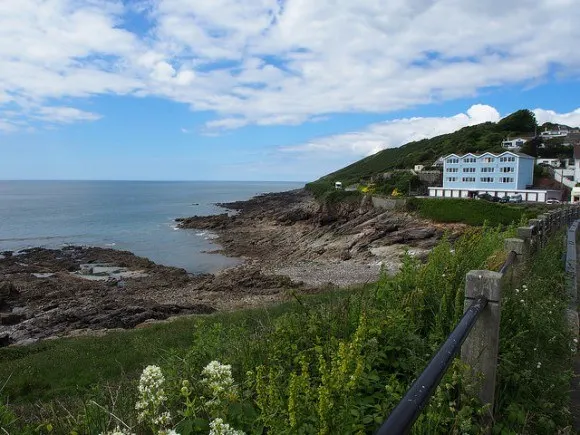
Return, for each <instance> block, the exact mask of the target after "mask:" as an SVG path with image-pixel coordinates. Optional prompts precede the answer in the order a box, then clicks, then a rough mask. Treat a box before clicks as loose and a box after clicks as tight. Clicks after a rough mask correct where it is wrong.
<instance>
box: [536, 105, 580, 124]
mask: <svg viewBox="0 0 580 435" xmlns="http://www.w3.org/2000/svg"><path fill="white" fill-rule="evenodd" d="M534 113H535V115H536V119H537V121H538V124H540V125H541V124H543V123H544V122H553V123H555V124H565V125H569V126H570V127H580V108H578V109H576V110H573V111H572V112H569V113H556V112H555V111H553V110H544V109H535V110H534Z"/></svg>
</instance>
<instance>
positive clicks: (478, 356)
mask: <svg viewBox="0 0 580 435" xmlns="http://www.w3.org/2000/svg"><path fill="white" fill-rule="evenodd" d="M502 277H503V275H502V274H501V273H498V272H492V271H490V270H472V271H470V272H468V273H467V276H466V278H465V303H464V311H467V309H468V308H469V307H470V306H471V304H472V303H473V301H474V300H475V299H477V298H479V297H480V296H484V297H485V298H487V300H488V303H487V306H486V307H485V309H484V310H483V312H482V313H481V315H480V317H479V319H478V321H477V323H476V324H475V326H474V327H473V329H472V330H471V333H470V334H469V336H468V337H467V339H466V340H465V342H464V343H463V346H462V347H461V359H462V361H463V362H465V363H466V364H468V365H469V366H470V367H471V369H472V376H473V378H472V380H474V381H475V385H477V387H476V391H473V393H474V394H475V395H477V397H479V399H480V400H481V402H482V403H483V404H489V405H490V408H489V414H490V416H493V404H494V399H495V378H496V369H497V355H498V351H499V324H500V308H501V307H500V305H501V278H502Z"/></svg>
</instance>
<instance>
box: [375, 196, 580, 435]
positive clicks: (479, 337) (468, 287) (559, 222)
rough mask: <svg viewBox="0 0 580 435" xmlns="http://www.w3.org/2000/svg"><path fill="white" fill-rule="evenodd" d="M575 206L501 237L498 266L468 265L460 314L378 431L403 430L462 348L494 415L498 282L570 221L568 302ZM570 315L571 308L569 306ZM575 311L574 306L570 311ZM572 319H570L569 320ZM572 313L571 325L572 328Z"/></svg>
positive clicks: (392, 434)
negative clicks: (511, 235) (503, 253)
mask: <svg viewBox="0 0 580 435" xmlns="http://www.w3.org/2000/svg"><path fill="white" fill-rule="evenodd" d="M579 217H580V207H578V206H564V207H562V208H560V209H558V210H555V211H551V212H549V213H546V214H542V215H540V216H538V217H537V218H536V219H530V221H529V222H528V225H527V226H524V227H520V228H518V229H517V238H509V239H505V250H506V251H507V252H508V256H507V259H506V261H505V262H504V264H503V265H502V266H501V268H500V269H499V271H497V272H495V271H490V270H472V271H470V272H468V273H467V275H466V278H465V303H464V314H463V317H462V318H461V320H460V321H459V323H458V325H457V326H456V327H455V329H454V330H453V332H451V334H450V335H449V337H448V338H447V340H446V341H445V343H443V344H442V345H441V347H440V348H439V350H438V351H437V353H436V354H435V356H434V357H433V358H432V359H431V361H430V362H429V364H428V365H427V367H426V368H425V370H424V371H423V373H421V375H419V377H418V378H417V380H416V381H415V382H414V383H413V385H412V386H411V388H409V390H408V391H407V393H406V394H405V396H404V397H403V399H402V400H401V401H400V402H399V404H398V405H397V406H396V408H395V409H394V410H393V411H392V412H391V414H390V415H389V417H388V418H387V420H386V421H385V422H384V423H383V425H382V426H381V427H380V428H379V430H378V431H377V435H387V434H388V435H398V434H406V433H408V432H409V431H410V430H411V428H412V426H413V424H414V423H415V421H416V420H417V418H418V417H419V415H420V414H421V412H422V411H423V409H424V408H425V406H426V405H427V403H428V401H429V399H430V397H431V394H432V393H433V391H434V390H435V388H436V387H437V386H438V385H439V382H440V381H441V378H442V377H443V375H444V374H445V372H446V371H447V369H448V368H449V366H450V365H451V362H452V361H453V359H454V358H455V357H456V356H457V355H458V354H459V352H460V351H461V359H462V360H463V361H464V362H465V363H466V364H468V365H469V366H470V367H471V376H474V377H476V378H477V379H478V380H479V382H477V383H476V385H478V390H477V391H473V392H472V393H473V394H474V395H477V396H478V397H479V399H480V401H481V402H482V404H484V405H489V406H488V407H487V409H489V413H490V415H489V417H492V416H493V404H494V400H495V379H496V369H497V358H498V351H499V328H500V317H501V293H502V281H504V277H505V276H506V274H507V273H508V272H509V271H510V269H511V270H513V266H514V265H517V264H518V263H520V262H522V261H524V260H525V259H526V258H527V257H528V256H529V255H530V254H531V253H532V252H534V251H535V250H537V249H540V248H542V247H543V246H545V244H546V243H547V241H548V238H549V237H550V236H551V235H552V234H553V233H554V232H555V231H556V230H558V229H560V228H561V227H562V226H564V225H566V226H570V227H569V230H568V234H567V239H566V243H567V257H566V271H567V273H568V277H569V280H570V285H569V289H570V296H571V301H572V302H571V303H575V301H576V299H577V298H576V234H577V228H578V226H579V222H580V221H577V220H576V219H578V218H579ZM569 311H570V312H569V313H568V315H569V316H572V310H569ZM575 312H576V310H575V309H574V313H575ZM572 323H574V320H573V319H572ZM577 324H578V320H577V315H576V319H575V325H576V328H577Z"/></svg>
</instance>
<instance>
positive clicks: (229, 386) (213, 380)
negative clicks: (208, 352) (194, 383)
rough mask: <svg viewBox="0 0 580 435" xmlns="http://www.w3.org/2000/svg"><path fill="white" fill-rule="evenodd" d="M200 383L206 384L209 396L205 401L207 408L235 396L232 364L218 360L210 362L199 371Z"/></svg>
mask: <svg viewBox="0 0 580 435" xmlns="http://www.w3.org/2000/svg"><path fill="white" fill-rule="evenodd" d="M201 375H202V380H201V383H202V384H203V385H205V386H206V388H207V392H208V393H209V398H208V400H207V401H206V402H205V406H207V407H208V408H214V409H215V408H217V407H219V406H220V405H221V404H222V402H224V401H231V400H233V399H235V398H236V396H237V390H236V386H235V385H234V378H233V377H232V366H230V365H229V364H221V363H220V362H219V361H212V362H210V363H209V364H208V365H207V366H205V368H204V369H203V371H202V372H201Z"/></svg>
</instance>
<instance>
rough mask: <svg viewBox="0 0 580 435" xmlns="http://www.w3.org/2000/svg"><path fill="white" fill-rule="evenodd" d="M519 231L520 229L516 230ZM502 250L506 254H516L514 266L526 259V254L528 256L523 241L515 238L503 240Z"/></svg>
mask: <svg viewBox="0 0 580 435" xmlns="http://www.w3.org/2000/svg"><path fill="white" fill-rule="evenodd" d="M519 229H520V228H518V230H519ZM526 229H527V228H526ZM518 232H519V231H518ZM504 249H505V250H506V251H507V252H508V253H510V252H512V251H514V252H515V253H516V258H515V260H514V265H516V264H518V263H520V262H522V261H524V260H526V259H527V257H528V254H529V250H528V249H527V247H526V241H525V239H515V238H510V239H505V240H504Z"/></svg>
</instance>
